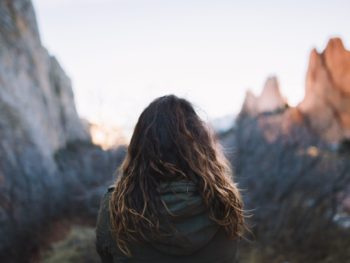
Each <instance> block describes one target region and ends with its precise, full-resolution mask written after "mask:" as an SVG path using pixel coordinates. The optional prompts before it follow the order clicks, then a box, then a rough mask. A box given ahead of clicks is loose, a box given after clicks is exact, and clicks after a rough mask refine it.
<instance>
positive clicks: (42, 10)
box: [34, 0, 350, 129]
mask: <svg viewBox="0 0 350 263" xmlns="http://www.w3.org/2000/svg"><path fill="white" fill-rule="evenodd" d="M34 6H35V8H36V12H37V17H38V23H39V28H40V31H41V37H42V40H43V44H44V45H45V46H46V47H47V48H48V50H49V52H50V53H51V54H53V55H55V56H56V57H57V58H58V60H59V61H60V63H61V65H62V66H63V68H64V69H65V71H66V72H67V74H68V75H69V76H70V77H71V79H72V82H73V89H74V92H75V96H76V103H77V108H78V112H79V114H80V115H81V116H82V117H85V118H88V119H90V120H93V121H97V122H108V123H111V124H116V125H119V126H121V127H123V128H126V129H131V128H132V127H133V125H134V124H135V123H136V121H137V118H138V116H139V114H140V113H141V111H142V110H143V109H144V108H145V107H146V106H147V105H148V103H149V102H150V101H151V100H152V99H154V98H155V97H158V96H162V95H165V94H169V93H174V94H176V95H178V96H183V97H185V98H187V99H189V100H190V101H192V102H193V103H194V104H195V105H196V106H197V107H198V108H199V109H200V110H201V112H202V113H201V114H202V116H205V117H206V118H208V119H212V118H217V117H220V116H224V115H231V114H236V113H238V111H239V110H240V108H241V105H242V102H243V99H244V95H245V91H246V89H248V88H249V89H251V90H253V91H254V92H255V93H259V92H260V91H261V89H262V86H263V84H264V82H265V80H266V78H267V77H268V76H269V75H277V77H278V79H279V81H280V86H281V90H282V93H283V94H284V95H285V96H286V97H287V99H288V100H289V102H290V103H291V104H292V105H295V104H297V103H298V102H299V101H300V100H301V99H302V97H303V94H304V79H305V73H306V68H307V63H308V56H309V52H310V50H311V49H312V48H313V47H316V48H317V49H318V50H322V49H323V48H324V47H325V44H326V43H327V40H328V38H329V37H331V36H340V37H342V39H343V41H344V44H345V45H346V46H347V47H348V48H350V15H349V14H350V1H348V0H318V1H307V0H304V1H300V0H294V1H291V0H289V1H281V0H278V1H269V0H266V1H258V0H256V1H249V0H247V1H234V0H231V1H229V0H211V1H208V0H34Z"/></svg>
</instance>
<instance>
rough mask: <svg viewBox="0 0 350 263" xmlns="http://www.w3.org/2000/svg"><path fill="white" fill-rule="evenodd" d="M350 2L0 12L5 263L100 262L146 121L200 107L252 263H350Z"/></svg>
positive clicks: (50, 2) (3, 7) (25, 2)
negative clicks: (240, 202) (238, 194)
mask: <svg viewBox="0 0 350 263" xmlns="http://www.w3.org/2000/svg"><path fill="white" fill-rule="evenodd" d="M349 11H350V2H349V1H345V0H334V1H330V0H320V1H317V3H316V2H314V1H299V0H296V1H283V2H282V1H264V2H262V1H241V2H237V1H226V0H217V1H215V2H213V1H206V0H205V1H197V0H192V1H183V0H178V1H160V0H147V1H146V0H129V1H125V0H85V1H81V0H75V1H68V0H32V1H30V0H0V262H51V263H54V262H99V259H98V257H97V255H96V252H95V248H94V238H95V234H94V226H95V222H96V215H97V211H98V207H99V202H100V198H101V196H102V195H103V193H104V192H105V191H106V187H107V186H108V185H109V184H111V183H112V182H113V181H114V179H115V174H114V172H115V170H116V168H117V167H118V166H119V165H120V163H121V161H122V160H123V158H124V156H125V151H126V147H127V144H128V141H129V139H130V136H131V134H132V131H133V127H134V125H135V124H136V122H137V118H138V116H139V114H140V113H141V111H142V110H143V109H144V108H145V107H146V106H147V105H148V104H149V103H150V102H151V101H152V100H153V99H154V98H156V97H158V96H162V95H166V94H175V95H178V96H181V97H184V98H186V99H188V100H190V101H191V102H192V103H193V104H194V106H195V107H196V109H197V111H198V113H199V115H200V116H201V117H202V118H203V119H204V120H205V121H207V122H208V125H210V126H212V127H213V129H214V131H215V132H216V135H217V137H218V138H219V140H220V142H221V144H222V145H223V149H224V152H225V154H226V155H227V157H228V158H229V160H230V161H231V163H232V166H233V167H234V170H235V177H236V178H235V180H236V181H237V182H238V183H239V185H240V188H241V189H242V193H243V196H244V199H245V203H246V207H247V209H248V210H249V211H250V213H251V215H252V216H251V217H250V218H249V224H250V225H251V229H252V233H251V234H248V235H247V239H248V240H246V241H242V242H241V250H240V251H241V253H240V257H241V262H251V263H257V262H269V263H271V262H272V263H274V262H290V263H291V262H322V263H325V262H350V251H349V249H348V248H349V247H350V52H349V50H348V49H350V46H349V45H350V43H349V41H350V28H349V26H348V25H349V24H350V17H349V15H348V13H349Z"/></svg>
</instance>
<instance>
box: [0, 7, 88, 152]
mask: <svg viewBox="0 0 350 263" xmlns="http://www.w3.org/2000/svg"><path fill="white" fill-rule="evenodd" d="M0 43H1V46H0V101H1V104H3V105H7V107H8V108H9V110H10V111H12V112H16V114H17V116H18V122H19V123H18V124H17V125H16V126H17V127H18V126H20V127H22V128H23V130H24V131H26V133H27V136H28V138H29V139H30V140H31V141H32V142H33V143H34V144H35V145H36V146H37V147H38V148H39V149H40V151H41V152H42V153H43V154H44V155H46V156H50V155H52V153H53V152H54V151H55V150H57V149H59V148H61V147H64V145H65V144H66V143H67V142H68V141H71V140H89V139H90V138H89V134H88V132H87V131H86V130H85V129H84V128H83V125H82V124H81V122H80V120H79V117H78V115H77V112H76V109H75V104H74V96H73V92H72V88H71V83H70V80H69V78H68V77H67V76H66V74H65V73H64V71H63V70H62V68H61V67H60V65H59V64H58V62H57V60H56V59H55V58H54V57H51V56H50V55H49V54H48V52H47V50H46V49H45V48H44V47H42V45H41V42H40V37H39V34H38V28H37V25H36V20H35V15H34V11H33V7H32V5H31V2H30V1H23V0H15V1H1V3H0Z"/></svg>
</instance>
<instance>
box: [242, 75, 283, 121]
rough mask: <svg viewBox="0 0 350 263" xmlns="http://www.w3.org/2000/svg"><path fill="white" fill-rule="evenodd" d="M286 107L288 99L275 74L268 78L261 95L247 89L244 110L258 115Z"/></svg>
mask: <svg viewBox="0 0 350 263" xmlns="http://www.w3.org/2000/svg"><path fill="white" fill-rule="evenodd" d="M285 107H287V101H286V99H285V98H284V97H283V96H282V94H281V91H280V88H279V84H278V80H277V78H276V77H275V76H273V77H269V78H268V79H267V80H266V83H265V85H264V88H263V90H262V92H261V94H260V95H259V96H256V95H254V94H253V93H252V92H251V91H247V93H246V97H245V100H244V102H243V106H242V112H244V113H246V114H249V115H257V114H260V113H264V112H273V111H276V110H283V109H284V108H285Z"/></svg>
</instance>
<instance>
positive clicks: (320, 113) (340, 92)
mask: <svg viewBox="0 0 350 263" xmlns="http://www.w3.org/2000/svg"><path fill="white" fill-rule="evenodd" d="M286 105H287V103H286V100H285V99H284V98H283V97H282V96H281V94H280V91H279V88H278V84H277V81H276V78H269V79H268V80H267V82H266V84H265V87H264V89H263V92H262V93H261V95H260V96H259V97H256V96H255V95H254V94H252V93H251V92H250V91H248V92H247V95H246V98H245V101H244V103H243V106H242V111H241V114H248V115H249V116H257V115H259V114H261V113H269V112H270V113H271V112H276V111H278V110H279V109H284V108H286ZM277 119H278V120H277ZM263 121H264V122H265V123H269V124H271V123H272V122H275V128H274V129H276V128H277V129H278V128H280V127H279V126H284V131H285V132H286V129H285V128H286V127H293V126H294V125H300V124H301V122H303V123H302V124H301V125H304V126H307V128H308V129H309V130H310V132H311V133H312V134H314V135H316V136H318V137H320V138H322V139H323V140H324V141H325V142H327V143H333V144H338V143H340V142H342V141H344V140H349V139H350V52H349V51H347V50H346V49H345V48H344V45H343V43H342V41H341V40H340V39H339V38H334V39H331V40H330V41H329V42H328V45H327V47H326V49H325V50H324V51H323V52H322V53H318V52H317V51H316V50H315V49H314V50H312V52H311V54H310V60H309V67H308V71H307V75H306V87H305V97H304V99H303V100H302V102H301V103H300V104H299V105H298V106H297V107H290V108H288V110H286V111H284V112H283V114H281V115H280V116H274V117H271V118H270V119H266V118H265V119H264V120H263Z"/></svg>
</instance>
